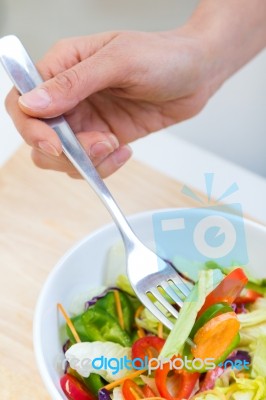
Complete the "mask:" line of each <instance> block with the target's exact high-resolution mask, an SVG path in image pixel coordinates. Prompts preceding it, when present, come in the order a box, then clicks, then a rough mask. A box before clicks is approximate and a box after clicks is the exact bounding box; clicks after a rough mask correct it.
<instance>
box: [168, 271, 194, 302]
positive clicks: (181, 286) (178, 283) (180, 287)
mask: <svg viewBox="0 0 266 400" xmlns="http://www.w3.org/2000/svg"><path fill="white" fill-rule="evenodd" d="M168 280H169V281H170V282H173V284H174V285H175V286H176V288H177V289H178V290H180V292H182V293H183V295H184V296H186V297H187V296H188V295H189V293H190V289H189V287H188V286H187V285H186V284H185V282H184V281H183V280H182V279H181V278H179V276H177V277H174V278H173V277H171V278H169V279H168Z"/></svg>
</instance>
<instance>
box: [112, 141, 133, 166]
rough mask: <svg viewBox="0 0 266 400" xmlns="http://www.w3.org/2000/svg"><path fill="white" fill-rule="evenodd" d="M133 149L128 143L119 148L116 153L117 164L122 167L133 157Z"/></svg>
mask: <svg viewBox="0 0 266 400" xmlns="http://www.w3.org/2000/svg"><path fill="white" fill-rule="evenodd" d="M131 155H132V149H131V147H129V146H128V145H125V146H122V147H120V149H119V150H117V152H116V153H115V154H114V159H115V162H116V164H117V165H118V166H119V167H120V166H121V165H123V164H125V162H126V161H127V160H128V159H129V158H130V157H131Z"/></svg>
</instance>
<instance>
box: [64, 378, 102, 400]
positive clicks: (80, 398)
mask: <svg viewBox="0 0 266 400" xmlns="http://www.w3.org/2000/svg"><path fill="white" fill-rule="evenodd" d="M60 385H61V388H62V390H63V392H64V393H65V395H66V397H67V398H68V399H69V400H95V399H96V398H95V396H93V394H91V393H90V392H89V391H88V389H87V388H86V387H85V385H84V384H83V383H81V382H80V381H79V380H78V379H77V378H75V377H74V376H73V375H70V374H65V375H64V376H62V378H61V379H60Z"/></svg>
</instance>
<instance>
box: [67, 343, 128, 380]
mask: <svg viewBox="0 0 266 400" xmlns="http://www.w3.org/2000/svg"><path fill="white" fill-rule="evenodd" d="M65 357H66V359H67V361H68V362H69V364H70V366H71V368H73V369H74V370H76V371H77V372H78V373H79V374H80V375H81V376H83V377H85V378H87V377H88V376H89V375H90V374H91V373H95V374H98V375H100V376H101V377H102V378H103V379H105V380H106V381H107V382H112V381H115V380H116V379H121V378H124V376H126V375H128V374H129V373H131V372H132V371H131V370H130V369H127V368H120V360H121V359H124V357H125V358H127V359H129V360H131V348H130V347H123V346H121V345H120V344H118V343H113V342H99V341H96V342H81V343H76V344H74V345H72V346H71V347H70V348H69V349H68V350H67V352H66V353H65ZM105 360H108V363H107V364H106V365H105V364H104V363H105ZM95 367H96V368H95Z"/></svg>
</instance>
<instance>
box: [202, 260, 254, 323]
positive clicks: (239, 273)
mask: <svg viewBox="0 0 266 400" xmlns="http://www.w3.org/2000/svg"><path fill="white" fill-rule="evenodd" d="M247 282H248V278H247V276H246V275H245V273H244V271H243V270H242V269H241V268H236V269H234V270H233V271H231V272H230V273H229V274H228V275H227V276H226V277H225V278H224V279H223V280H222V281H221V282H220V283H219V285H218V286H217V287H216V288H215V289H214V290H213V291H212V292H211V293H209V294H208V296H207V297H206V299H205V303H204V304H203V306H202V308H201V310H200V311H199V313H198V317H200V316H201V315H202V314H203V312H204V311H205V310H206V309H207V308H208V307H210V306H211V305H213V304H215V303H228V304H232V303H234V301H235V299H236V298H237V297H238V296H239V294H240V293H241V291H242V289H243V288H244V286H245V285H246V283H247Z"/></svg>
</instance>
